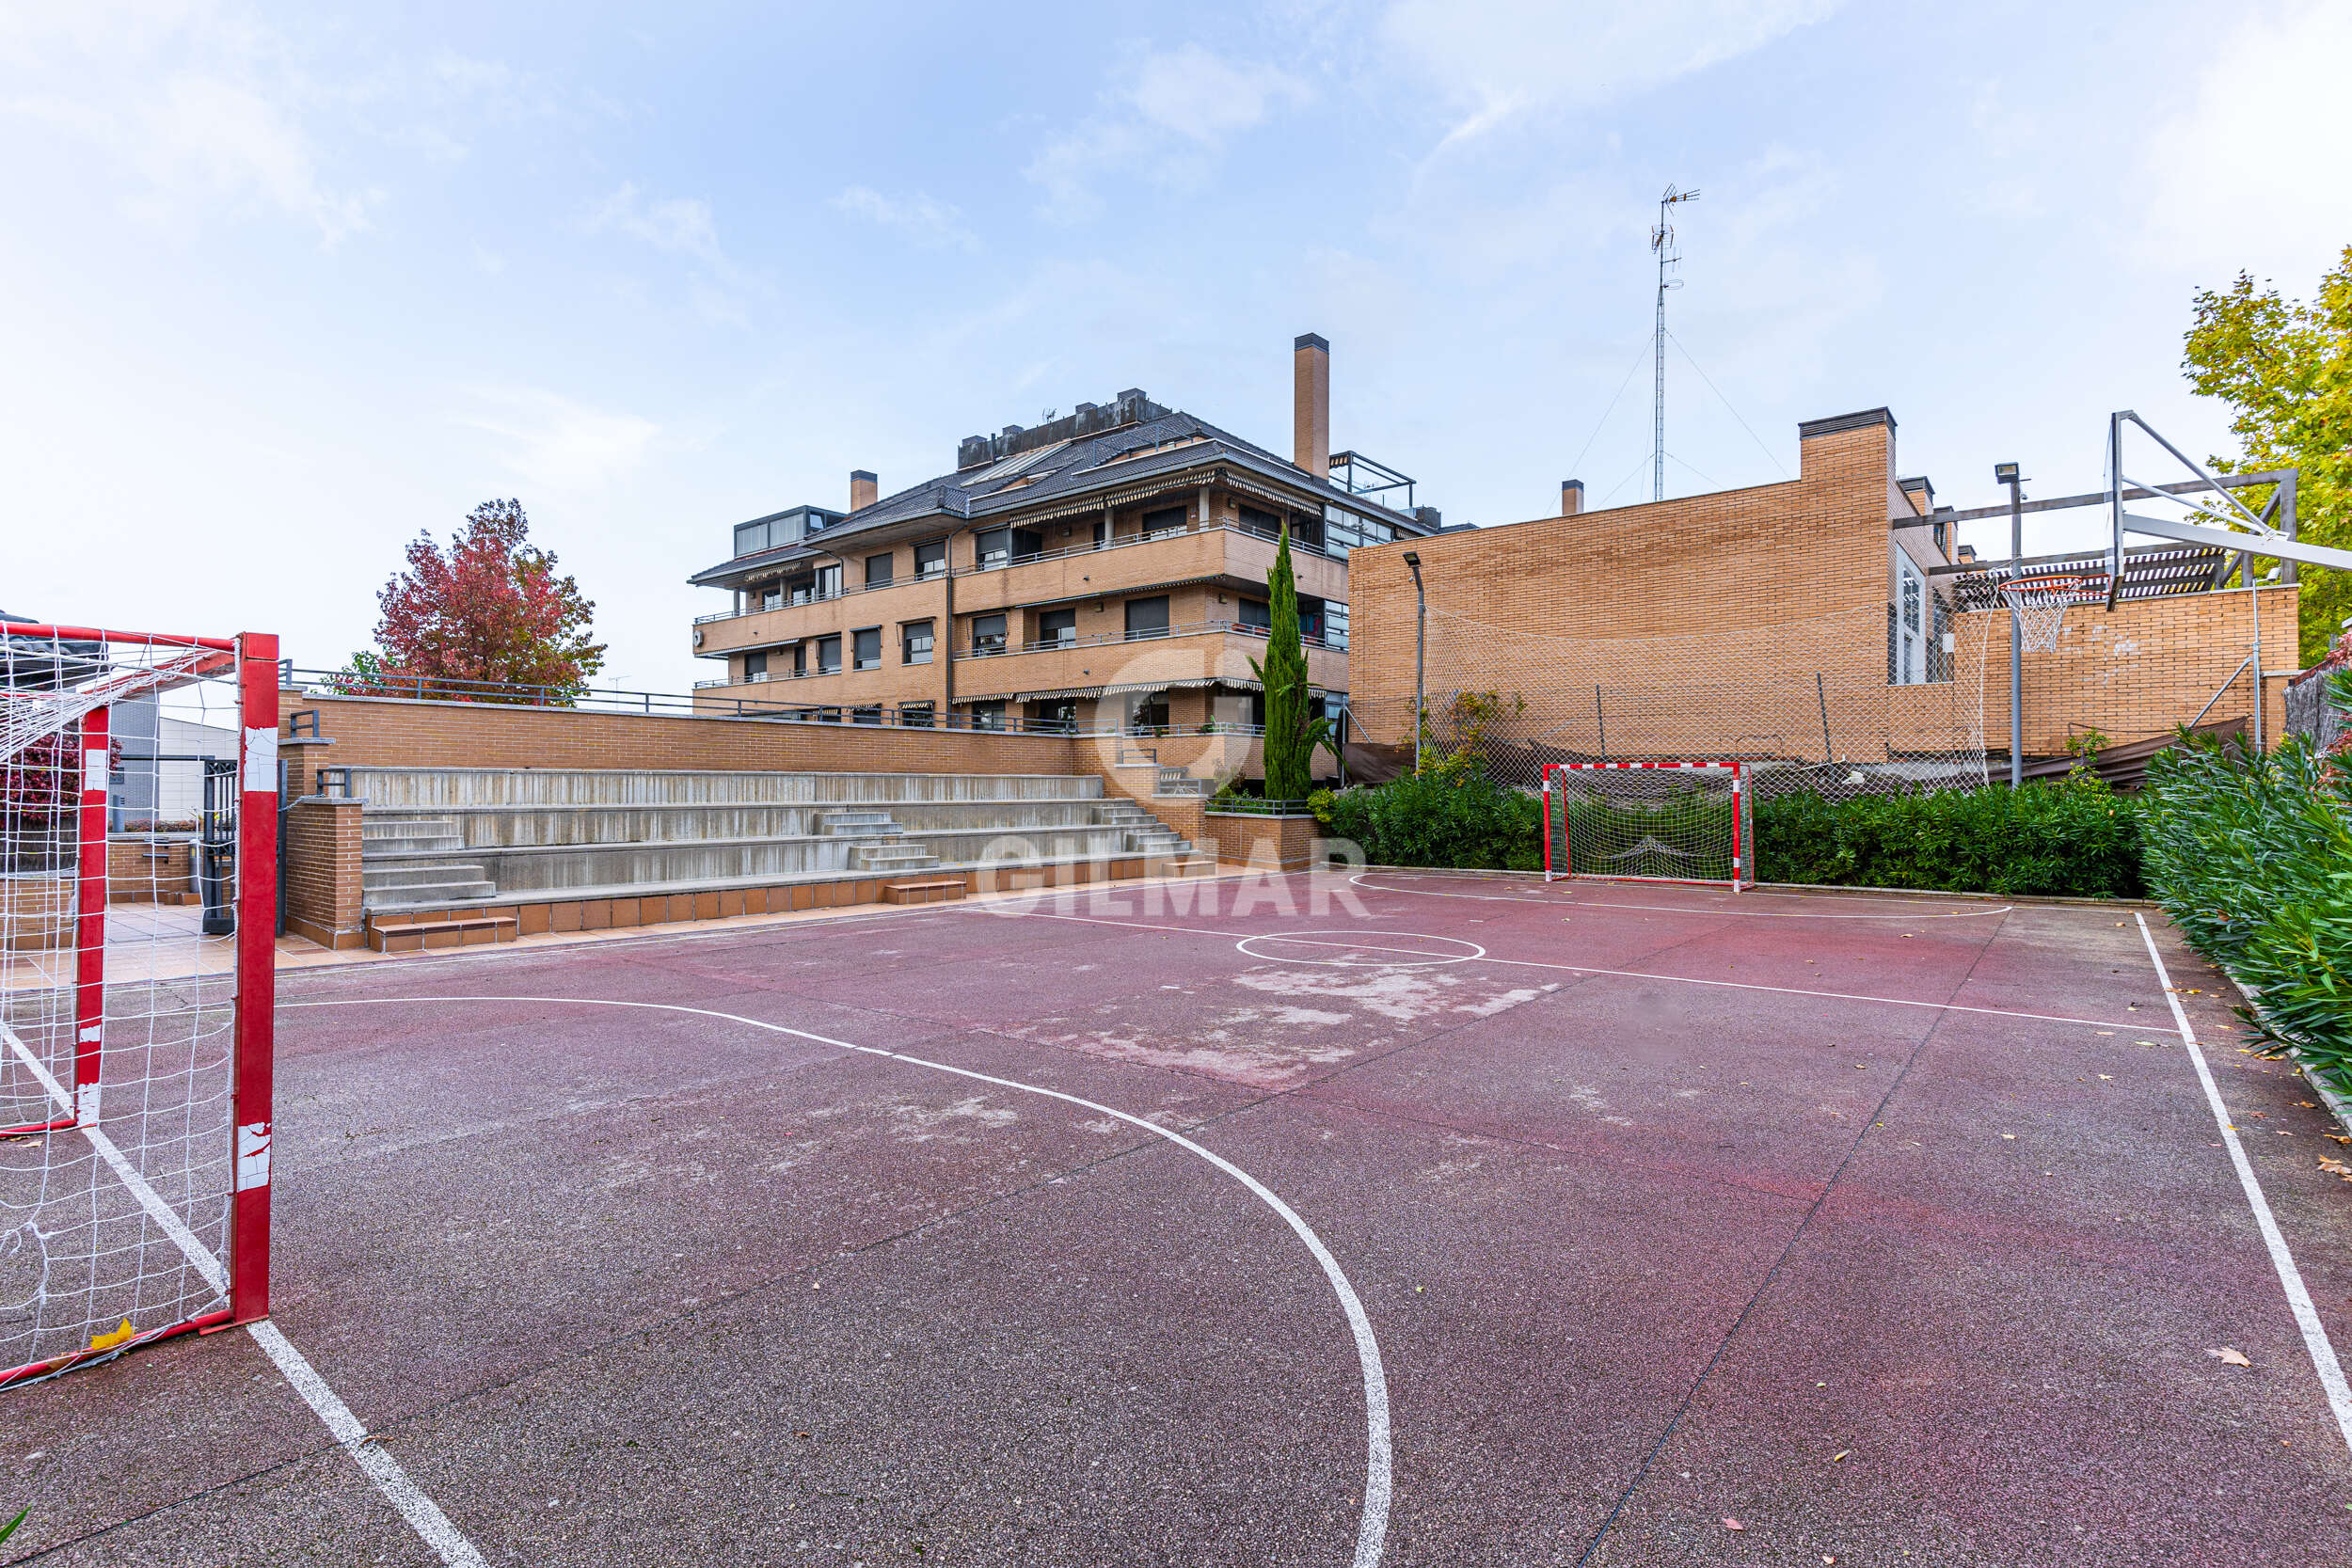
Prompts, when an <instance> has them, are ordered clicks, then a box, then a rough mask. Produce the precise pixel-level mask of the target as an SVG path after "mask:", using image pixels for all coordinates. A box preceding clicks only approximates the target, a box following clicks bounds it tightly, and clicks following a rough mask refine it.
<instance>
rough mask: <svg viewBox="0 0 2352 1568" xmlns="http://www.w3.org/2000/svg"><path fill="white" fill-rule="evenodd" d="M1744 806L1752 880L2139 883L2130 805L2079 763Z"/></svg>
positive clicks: (2122, 893)
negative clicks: (1954, 783)
mask: <svg viewBox="0 0 2352 1568" xmlns="http://www.w3.org/2000/svg"><path fill="white" fill-rule="evenodd" d="M1752 810H1753V814H1754V819H1755V824H1756V878H1757V879H1758V880H1759V881H1766V882H1819V883H1827V884H1832V885H1836V886H1844V887H1910V888H1933V889H1937V890H1940V891H1948V892H1953V893H1993V894H2000V895H2005V896H2015V895H2042V896H2058V897H2090V898H2128V897H2135V896H2137V895H2138V894H2139V893H2140V892H2141V889H2142V882H2141V876H2140V847H2139V832H2138V814H2137V808H2136V806H2135V804H2134V802H2132V801H2130V800H2126V799H2124V798H2123V797H2122V796H2119V795H2118V794H2116V793H2115V791H2113V790H2112V789H2109V788H2108V787H2107V786H2106V784H2102V783H2101V782H2100V781H2099V780H2098V779H2097V778H2096V777H2094V776H2093V775H2091V774H2090V773H2089V772H2087V771H2086V772H2078V773H2074V774H2071V775H2069V776H2068V777H2067V778H2065V779H2062V780H2058V781H2054V782H2048V783H2043V782H2035V783H2031V784H2025V785H2023V786H2021V787H2019V788H2016V789H2011V788H2010V787H2009V786H2008V785H2007V784H1992V785H1987V786H1985V787H1983V788H1979V789H1942V790H1917V791H1913V792H1910V793H1906V794H1899V795H1864V796H1858V797H1856V798H1854V799H1852V800H1830V799H1828V798H1826V797H1824V796H1820V795H1817V794H1814V793H1812V792H1810V791H1795V792H1791V793H1789V794H1786V795H1776V796H1769V797H1766V798H1764V799H1761V800H1757V801H1756V803H1755V805H1754V807H1753V808H1752Z"/></svg>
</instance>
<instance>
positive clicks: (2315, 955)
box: [2141, 672, 2352, 1089]
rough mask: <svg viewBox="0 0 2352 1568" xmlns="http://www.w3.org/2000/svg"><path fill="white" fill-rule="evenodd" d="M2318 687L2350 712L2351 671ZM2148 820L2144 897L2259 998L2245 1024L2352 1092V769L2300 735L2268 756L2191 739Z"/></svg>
mask: <svg viewBox="0 0 2352 1568" xmlns="http://www.w3.org/2000/svg"><path fill="white" fill-rule="evenodd" d="M2323 678H2325V679H2327V680H2328V681H2329V683H2330V689H2329V691H2328V693H2326V695H2327V696H2328V699H2329V700H2330V701H2332V702H2333V703H2334V704H2335V705H2337V706H2338V707H2339V708H2340V709H2352V672H2348V673H2339V674H2331V675H2328V676H2325V677H2323ZM2141 818H2142V821H2141V831H2142V832H2143V834H2144V836H2145V840H2146V851H2145V852H2146V860H2147V872H2148V882H2149V886H2150V887H2151V889H2153V892H2154V894H2155V896H2156V898H2157V900H2158V901H2159V902H2161V903H2162V904H2163V905H2164V907H2165V910H2166V911H2167V912H2168V913H2169V914H2170V915H2171V917H2172V922H2173V924H2174V925H2175V926H2177V927H2180V929H2181V933H2182V934H2183V935H2184V936H2185V937H2186V938H2187V939H2188V941H2189V942H2190V943H2191V945H2193V946H2195V947H2196V949H2197V950H2198V951H2199V952H2201V953H2202V954H2203V955H2204V956H2205V957H2206V958H2211V959H2212V960H2213V961H2214V962H2215V963H2217V964H2218V965H2220V966H2221V968H2223V969H2224V970H2226V971H2228V972H2229V974H2231V976H2232V977H2233V978H2234V979H2236V980H2237V981H2238V982H2239V983H2240V984H2242V985H2245V986H2249V987H2251V988H2253V989H2254V990H2256V991H2257V992H2259V995H2260V1008H2259V1010H2258V1011H2247V1013H2246V1016H2247V1019H2248V1022H2250V1023H2251V1024H2253V1026H2254V1027H2255V1029H2256V1030H2257V1031H2259V1032H2260V1034H2261V1036H2262V1037H2263V1038H2264V1039H2265V1040H2266V1041H2267V1042H2268V1043H2270V1044H2271V1045H2272V1046H2274V1047H2278V1048H2281V1049H2283V1048H2288V1047H2292V1048H2294V1049H2295V1050H2296V1052H2298V1053H2300V1054H2301V1055H2302V1057H2303V1058H2304V1060H2305V1061H2306V1062H2307V1063H2308V1064H2309V1065H2310V1066H2311V1067H2312V1069H2314V1070H2315V1071H2317V1072H2318V1073H2319V1074H2320V1075H2321V1076H2323V1077H2325V1078H2327V1079H2328V1081H2329V1082H2330V1083H2332V1084H2334V1085H2336V1086H2338V1087H2340V1088H2346V1089H2352V760H2347V759H2345V758H2343V757H2338V756H2332V755H2330V754H2329V753H2328V752H2321V751H2320V750H2318V749H2317V748H2316V747H2315V746H2314V745H2313V744H2312V741H2311V740H2310V739H2309V738H2308V737H2306V736H2299V735H2291V736H2288V737H2287V738H2286V739H2285V740H2284V741H2283V742H2282V743H2281V744H2280V747H2279V749H2278V750H2277V751H2275V752H2270V753H2269V754H2268V755H2265V756H2249V755H2247V754H2246V753H2245V752H2243V751H2241V750H2240V749H2238V748H2237V747H2235V746H2231V745H2225V744H2223V743H2221V742H2219V741H2217V740H2215V739H2212V738H2209V737H2207V738H2191V737H2188V736H2183V738H2182V741H2181V744H2180V745H2178V746H2176V747H2173V748H2172V749H2171V750H2169V751H2168V752H2165V753H2164V754H2163V755H2161V756H2159V757H2157V758H2156V759H2155V760H2154V761H2153V762H2152V763H2151V764H2150V765H2149V768H2148V784H2147V789H2146V800H2145V802H2144V805H2143V807H2142V811H2141ZM2242 1010H2243V1009H2242Z"/></svg>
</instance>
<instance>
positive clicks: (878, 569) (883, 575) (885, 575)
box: [866, 555, 897, 588]
mask: <svg viewBox="0 0 2352 1568" xmlns="http://www.w3.org/2000/svg"><path fill="white" fill-rule="evenodd" d="M896 559H897V558H896V557H894V556H887V555H869V556H867V557H866V587H868V588H887V587H889V586H890V563H891V562H892V561H894V560H896Z"/></svg>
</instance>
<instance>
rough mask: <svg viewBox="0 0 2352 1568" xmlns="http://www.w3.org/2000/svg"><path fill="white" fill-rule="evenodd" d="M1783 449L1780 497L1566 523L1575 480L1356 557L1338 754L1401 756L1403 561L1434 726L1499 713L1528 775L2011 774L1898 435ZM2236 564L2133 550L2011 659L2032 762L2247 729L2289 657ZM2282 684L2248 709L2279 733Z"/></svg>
mask: <svg viewBox="0 0 2352 1568" xmlns="http://www.w3.org/2000/svg"><path fill="white" fill-rule="evenodd" d="M1798 436H1799V449H1800V451H1801V453H1802V456H1801V460H1800V467H1799V473H1798V476H1797V477H1796V478H1795V479H1793V480H1788V481H1786V482H1783V483H1775V484H1763V485H1756V486H1754V487H1751V488H1746V489H1739V490H1728V491H1721V492H1717V493H1715V494H1711V495H1698V496H1691V497H1685V498H1679V499H1672V500H1665V501H1659V502H1649V503H1644V504H1640V505H1633V506H1625V507H1619V508H1613V509H1610V510H1604V511H1594V512H1586V511H1584V510H1583V508H1582V499H1583V491H1582V486H1581V484H1578V483H1575V482H1574V481H1571V482H1569V483H1567V484H1565V485H1564V486H1563V487H1562V500H1561V509H1560V513H1559V515H1555V516H1549V517H1539V518H1535V519H1533V520H1531V521H1526V522H1520V523H1514V524H1507V525H1502V526H1496V527H1485V528H1478V529H1472V530H1462V531H1449V532H1446V533H1444V534H1442V535H1440V536H1438V537H1436V538H1431V539H1428V540H1425V541H1420V542H1412V543H1407V544H1401V545H1399V544H1392V545H1390V546H1384V547H1379V548H1375V549H1368V550H1363V551H1359V552H1358V554H1357V555H1356V556H1355V558H1354V560H1353V562H1351V565H1352V570H1353V573H1354V578H1355V603H1356V606H1357V616H1358V621H1359V626H1358V629H1357V635H1356V638H1355V641H1354V649H1353V657H1354V660H1355V669H1354V679H1353V697H1352V701H1351V703H1350V711H1351V715H1352V718H1353V721H1354V723H1355V726H1356V733H1357V734H1358V736H1359V737H1361V738H1362V739H1365V740H1368V741H1372V742H1375V743H1379V742H1385V743H1387V744H1390V745H1397V746H1409V745H1410V743H1411V737H1412V729H1413V721H1412V713H1413V691H1414V679H1415V676H1414V666H1415V657H1416V653H1415V643H1414V612H1415V595H1414V583H1413V578H1412V574H1411V572H1410V571H1409V570H1408V568H1407V567H1406V563H1405V562H1404V559H1403V557H1404V555H1405V553H1406V550H1407V549H1411V550H1413V551H1415V552H1416V553H1417V554H1418V556H1419V558H1420V561H1421V565H1422V577H1423V580H1424V583H1425V588H1426V594H1427V602H1428V605H1429V611H1430V613H1429V622H1428V626H1429V632H1428V646H1427V652H1426V660H1427V668H1428V673H1427V677H1426V682H1427V684H1426V689H1427V692H1428V695H1429V698H1430V701H1431V704H1432V707H1433V711H1439V712H1441V711H1442V708H1443V705H1445V704H1446V702H1447V701H1448V700H1449V698H1450V696H1451V694H1452V693H1455V692H1463V691H1470V692H1493V693H1496V694H1497V696H1498V697H1499V698H1500V699H1501V700H1502V705H1503V706H1504V707H1505V708H1507V709H1509V710H1510V711H1509V713H1508V714H1507V716H1506V717H1505V718H1504V719H1503V720H1502V721H1501V723H1502V732H1503V734H1504V737H1505V738H1506V739H1508V740H1509V741H1510V742H1511V743H1513V744H1515V745H1517V746H1518V747H1519V748H1520V749H1521V750H1522V751H1525V752H1528V753H1529V755H1530V756H1531V757H1533V756H1535V753H1537V752H1541V753H1543V754H1542V756H1540V757H1536V760H1547V759H1549V760H1565V759H1567V758H1570V757H1609V756H1613V757H1617V758H1629V757H1639V756H1645V755H1647V756H1674V755H1685V756H1688V755H1693V754H1708V753H1715V752H1736V753H1738V754H1741V755H1747V756H1771V757H1782V758H1790V759H1797V760H1801V761H1802V760H1809V761H1810V762H1812V763H1815V764H1821V765H1825V766H1826V765H1828V764H1831V763H1833V762H1836V763H1839V764H1841V765H1842V764H1843V763H1846V762H1848V761H1851V762H1867V763H1871V764H1874V765H1877V766H1880V767H1896V768H1900V767H1903V766H1905V765H1906V763H1907V760H1909V761H1910V762H1911V763H1912V764H1913V765H1914V766H1915V771H1914V773H1913V774H1912V775H1911V776H1914V777H1917V778H1921V779H1928V778H1933V777H1937V776H1940V775H1939V774H1938V773H1937V772H1936V771H1935V768H1934V766H1933V765H1932V763H1931V760H1926V759H1932V758H1933V757H1934V756H1936V755H1937V754H1947V755H1948V754H1951V753H1955V752H1965V751H1966V750H1967V748H1968V747H1969V745H1970V744H1971V743H1972V739H1973V744H1975V745H1976V746H1978V747H1980V748H1985V749H1989V750H1990V751H1992V752H1995V753H1998V754H2002V755H2006V752H2007V749H2008V744H2007V743H2008V736H2009V677H2008V657H2009V641H2008V639H2009V633H2008V624H2009V617H2008V613H2007V611H2006V610H2001V609H1997V608H1996V609H1983V608H1978V606H1979V604H1980V603H1981V602H1982V600H1981V597H1980V596H1979V595H1975V594H1971V592H1970V591H1969V590H1970V587H1971V586H1972V585H1971V572H1972V570H1973V564H1974V563H1972V562H1971V561H1970V560H1968V559H1965V558H1963V556H1962V554H1961V553H1960V551H1961V546H1959V542H1958V540H1957V538H1956V537H1955V536H1954V535H1955V532H1956V530H1955V527H1954V523H1953V519H1952V517H1951V515H1950V514H1951V509H1950V508H1948V507H1946V508H1939V507H1937V505H1936V504H1935V499H1934V489H1933V486H1932V485H1931V484H1930V483H1929V482H1928V481H1927V480H1926V479H1924V478H1911V477H1904V476H1902V475H1901V474H1900V471H1899V467H1898V460H1897V455H1896V439H1895V436H1896V426H1895V420H1894V417H1893V416H1892V415H1891V414H1890V413H1888V412H1887V410H1885V409H1883V408H1876V409H1870V410H1867V411H1866V412H1862V413H1855V414H1847V415H1840V416H1837V417H1835V418H1831V419H1822V420H1808V421H1806V422H1804V423H1803V424H1800V425H1799V426H1798ZM2087 563H2090V562H2087ZM2233 563H2234V558H2233V557H2232V556H2231V555H2229V554H2228V553H2227V552H2224V551H2221V550H2218V549H2212V548H2204V547H2201V546H2154V547H2148V548H2135V549H2133V550H2132V551H2131V552H2129V555H2128V558H2127V570H2126V572H2125V578H2124V581H2125V587H2124V590H2123V598H2122V603H2120V604H2118V605H2117V606H2116V607H2115V609H2113V610H2107V609H2106V608H2105V606H2104V605H2099V606H2083V607H2077V608H2075V609H2074V610H2070V611H2069V613H2068V617H2067V621H2066V625H2065V627H2064V630H2063V633H2062V637H2061V641H2060V642H2059V645H2058V649H2057V651H2056V652H2054V653H2049V654H2038V653H2037V654H2027V655H2026V656H2025V660H2024V671H2025V697H2026V700H2025V704H2024V711H2025V715H2026V732H2025V750H2026V752H2027V754H2028V755H2029V756H2048V755H2053V754H2057V753H2059V752H2062V751H2063V749H2064V748H2065V747H2066V745H2067V743H2068V741H2069V739H2070V737H2072V736H2080V735H2082V734H2084V733H2085V732H2087V731H2089V730H2091V729H2096V730H2098V731H2100V732H2101V733H2103V734H2104V735H2106V736H2107V737H2108V738H2109V739H2110V740H2114V741H2124V740H2132V739H2140V738H2146V737H2151V736H2161V735H2164V734H2167V733H2169V731H2170V730H2171V728H2172V726H2173V725H2175V724H2178V723H2183V722H2188V721H2195V720H2199V719H2202V720H2204V721H2208V722H2210V721H2215V720H2225V719H2229V718H2233V717H2250V714H2251V711H2252V707H2253V703H2254V691H2255V689H2256V688H2255V682H2254V679H2253V677H2252V675H2251V674H2250V673H2249V672H2248V671H2247V670H2245V669H2243V668H2242V667H2241V666H2242V665H2243V663H2244V662H2245V661H2246V660H2247V657H2248V655H2249V649H2250V648H2251V646H2252V643H2253V633H2254V631H2255V622H2256V616H2257V614H2258V613H2259V616H2260V625H2261V627H2262V629H2263V635H2264V636H2265V638H2266V639H2267V640H2268V643H2267V645H2268V646H2269V647H2270V648H2272V649H2273V651H2274V652H2275V651H2276V650H2277V649H2279V648H2286V649H2290V650H2291V649H2292V648H2293V646H2294V628H2295V625H2296V589H2295V587H2294V585H2293V574H2292V571H2291V570H2290V571H2289V572H2288V573H2287V574H2286V576H2285V578H2284V580H2283V581H2282V582H2281V583H2280V585H2278V586H2265V587H2261V588H2259V589H2258V590H2256V593H2258V594H2259V595H2260V603H2259V610H2258V609H2257V605H2256V603H2255V595H2254V594H2249V591H2248V590H2247V589H2246V588H2244V587H2242V586H2233V587H2226V588H2225V587H2223V586H2222V585H2223V584H2224V583H2225V582H2227V581H2228V580H2229V579H2230V577H2231V571H2232V567H2233ZM1984 580H1985V579H1983V578H1976V579H1975V586H1981V585H1982V583H1983V582H1984ZM2282 684H2283V683H2282V682H2277V681H2274V682H2273V683H2272V684H2271V685H2270V687H2269V689H2268V690H2267V692H2266V702H2265V713H2266V719H2265V733H2267V734H2270V735H2274V736H2275V735H2276V734H2277V733H2278V726H2279V724H2280V720H2281V718H2282V717H2283V708H2282V705H2280V690H2281V689H2282ZM1840 771H1841V772H1842V767H1841V769H1840ZM1521 782H1528V783H1532V782H1533V780H1532V777H1531V778H1530V779H1527V780H1525V781H1521Z"/></svg>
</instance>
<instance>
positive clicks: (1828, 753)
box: [1813, 670, 1837, 764]
mask: <svg viewBox="0 0 2352 1568" xmlns="http://www.w3.org/2000/svg"><path fill="white" fill-rule="evenodd" d="M1813 694H1814V695H1815V696H1816V697H1819V698H1820V700H1821V761H1822V762H1823V763H1824V764H1827V763H1833V762H1836V760H1837V751H1836V747H1835V746H1833V745H1832V744H1831V743H1830V738H1829V683H1828V682H1826V681H1824V680H1823V679H1822V678H1821V672H1820V671H1819V670H1816V671H1814V672H1813Z"/></svg>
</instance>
